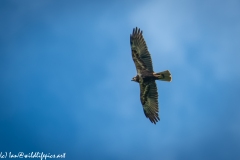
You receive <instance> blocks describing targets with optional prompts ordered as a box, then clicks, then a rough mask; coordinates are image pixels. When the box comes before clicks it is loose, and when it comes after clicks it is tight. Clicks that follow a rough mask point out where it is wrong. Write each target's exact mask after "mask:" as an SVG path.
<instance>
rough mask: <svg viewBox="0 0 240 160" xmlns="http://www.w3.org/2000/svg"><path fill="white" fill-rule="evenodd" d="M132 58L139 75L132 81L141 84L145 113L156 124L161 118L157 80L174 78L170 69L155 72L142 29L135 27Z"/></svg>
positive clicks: (132, 37)
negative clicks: (159, 114)
mask: <svg viewBox="0 0 240 160" xmlns="http://www.w3.org/2000/svg"><path fill="white" fill-rule="evenodd" d="M130 44H131V50H132V59H133V62H134V63H135V66H136V69H137V75H136V76H135V77H133V78H132V81H135V82H137V83H139V85H140V100H141V103H142V106H143V111H144V114H145V116H146V117H147V118H149V120H150V121H151V122H152V123H154V124H156V122H158V121H159V120H160V118H159V116H158V91H157V85H156V82H155V80H162V81H167V82H170V81H171V80H172V77H171V73H170V71H169V70H166V71H163V72H157V73H156V72H154V71H153V66H152V59H151V55H150V53H149V51H148V48H147V45H146V42H145V40H144V38H143V35H142V31H141V30H140V29H139V28H137V27H136V28H134V29H133V32H132V34H131V35H130Z"/></svg>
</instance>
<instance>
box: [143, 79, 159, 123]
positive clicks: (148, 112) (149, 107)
mask: <svg viewBox="0 0 240 160" xmlns="http://www.w3.org/2000/svg"><path fill="white" fill-rule="evenodd" d="M139 84H140V99H141V103H142V105H143V111H144V114H145V116H146V117H147V118H149V120H150V121H151V122H152V123H154V124H156V122H158V121H159V120H160V118H159V117H158V92H157V85H156V83H155V81H148V82H144V83H139Z"/></svg>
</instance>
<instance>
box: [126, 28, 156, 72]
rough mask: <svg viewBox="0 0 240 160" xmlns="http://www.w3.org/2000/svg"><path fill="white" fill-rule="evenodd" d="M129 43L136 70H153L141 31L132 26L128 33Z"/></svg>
mask: <svg viewBox="0 0 240 160" xmlns="http://www.w3.org/2000/svg"><path fill="white" fill-rule="evenodd" d="M130 44H131V50H132V58H133V61H134V63H135V66H136V69H137V72H138V73H140V71H142V70H148V71H151V72H153V67H152V59H151V55H150V53H149V52H148V49H147V45H146V42H145V40H144V38H143V35H142V31H140V29H139V28H137V27H136V28H134V29H133V33H132V34H131V35H130Z"/></svg>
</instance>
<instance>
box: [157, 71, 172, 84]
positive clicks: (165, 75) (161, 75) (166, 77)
mask: <svg viewBox="0 0 240 160" xmlns="http://www.w3.org/2000/svg"><path fill="white" fill-rule="evenodd" d="M153 75H154V76H155V77H156V78H157V80H161V81H167V82H171V81H172V75H171V73H170V71H169V70H166V71H163V72H157V73H153Z"/></svg>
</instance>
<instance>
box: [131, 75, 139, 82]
mask: <svg viewBox="0 0 240 160" xmlns="http://www.w3.org/2000/svg"><path fill="white" fill-rule="evenodd" d="M131 81H134V82H139V78H138V77H137V76H136V77H133V78H132V80H131Z"/></svg>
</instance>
